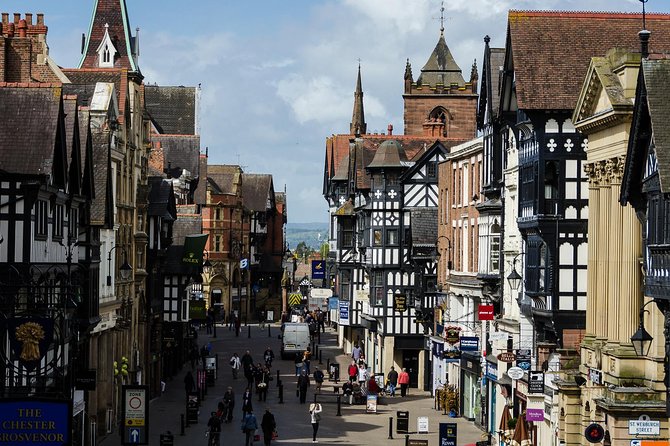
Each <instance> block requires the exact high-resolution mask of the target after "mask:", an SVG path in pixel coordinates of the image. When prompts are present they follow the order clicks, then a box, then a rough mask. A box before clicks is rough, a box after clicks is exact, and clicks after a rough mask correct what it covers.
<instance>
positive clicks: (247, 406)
mask: <svg viewBox="0 0 670 446" xmlns="http://www.w3.org/2000/svg"><path fill="white" fill-rule="evenodd" d="M251 399H252V395H251V389H250V388H249V387H247V388H246V390H245V391H244V393H243V394H242V415H245V414H248V413H251V412H252V411H253V407H252V405H251Z"/></svg>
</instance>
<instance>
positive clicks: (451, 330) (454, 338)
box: [444, 326, 461, 345]
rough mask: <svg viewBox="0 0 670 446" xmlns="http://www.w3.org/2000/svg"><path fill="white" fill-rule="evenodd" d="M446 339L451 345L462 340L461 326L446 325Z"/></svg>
mask: <svg viewBox="0 0 670 446" xmlns="http://www.w3.org/2000/svg"><path fill="white" fill-rule="evenodd" d="M444 340H445V341H447V343H449V344H451V345H455V344H458V342H459V341H460V340H461V327H454V326H449V327H446V328H445V329H444Z"/></svg>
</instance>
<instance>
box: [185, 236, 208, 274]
mask: <svg viewBox="0 0 670 446" xmlns="http://www.w3.org/2000/svg"><path fill="white" fill-rule="evenodd" d="M207 237H208V234H196V235H187V236H186V237H185V238H184V251H183V254H182V259H181V261H182V263H184V264H186V265H193V266H202V254H203V252H204V250H205V245H206V244H207Z"/></svg>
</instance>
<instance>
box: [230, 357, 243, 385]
mask: <svg viewBox="0 0 670 446" xmlns="http://www.w3.org/2000/svg"><path fill="white" fill-rule="evenodd" d="M229 364H230V368H231V369H232V371H233V379H237V372H239V371H240V367H242V363H241V362H240V357H239V356H237V353H233V357H232V358H230V362H229Z"/></svg>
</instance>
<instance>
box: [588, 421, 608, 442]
mask: <svg viewBox="0 0 670 446" xmlns="http://www.w3.org/2000/svg"><path fill="white" fill-rule="evenodd" d="M584 436H585V437H586V440H587V441H588V442H589V443H600V442H601V441H602V440H603V438H605V429H603V427H602V426H601V425H599V424H596V423H593V424H589V425H588V426H587V428H586V430H584Z"/></svg>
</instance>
